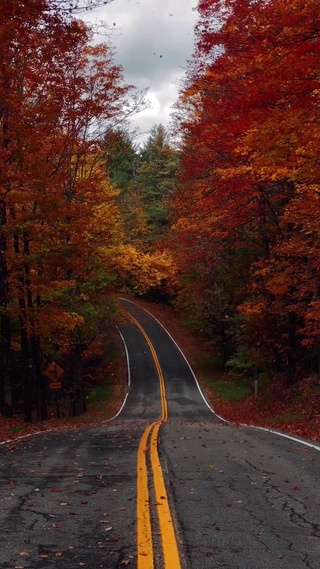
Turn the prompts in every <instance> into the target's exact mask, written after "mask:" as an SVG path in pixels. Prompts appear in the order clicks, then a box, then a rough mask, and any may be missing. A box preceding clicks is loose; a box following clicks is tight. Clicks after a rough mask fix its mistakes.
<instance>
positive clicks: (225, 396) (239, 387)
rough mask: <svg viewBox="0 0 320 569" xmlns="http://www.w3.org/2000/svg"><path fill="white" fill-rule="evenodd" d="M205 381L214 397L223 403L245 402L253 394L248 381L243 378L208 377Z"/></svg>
mask: <svg viewBox="0 0 320 569" xmlns="http://www.w3.org/2000/svg"><path fill="white" fill-rule="evenodd" d="M207 381H208V385H209V387H210V388H211V389H212V391H213V393H214V395H215V396H216V397H218V398H219V399H222V400H224V401H234V402H237V401H245V400H246V399H247V398H248V397H249V396H250V395H252V392H253V391H252V390H253V388H252V386H251V385H250V384H249V382H248V380H247V379H243V378H231V377H230V378H228V379H226V378H225V377H224V378H223V379H222V378H219V377H217V376H214V377H212V376H209V377H208V378H207Z"/></svg>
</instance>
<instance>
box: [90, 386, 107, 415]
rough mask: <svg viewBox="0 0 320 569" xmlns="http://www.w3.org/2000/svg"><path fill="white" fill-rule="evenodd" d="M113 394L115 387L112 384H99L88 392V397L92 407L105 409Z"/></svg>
mask: <svg viewBox="0 0 320 569" xmlns="http://www.w3.org/2000/svg"><path fill="white" fill-rule="evenodd" d="M112 395H113V389H112V387H111V386H110V385H99V386H97V387H94V388H92V389H90V390H89V391H88V392H87V395H86V399H87V403H88V405H89V407H90V409H95V410H99V409H104V407H105V406H106V403H108V402H109V401H110V400H111V398H112Z"/></svg>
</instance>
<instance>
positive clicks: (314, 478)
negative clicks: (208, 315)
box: [0, 299, 320, 569]
mask: <svg viewBox="0 0 320 569" xmlns="http://www.w3.org/2000/svg"><path fill="white" fill-rule="evenodd" d="M122 304H123V306H124V308H125V310H126V311H127V312H128V313H129V314H131V316H132V317H133V319H132V320H131V321H128V323H126V324H123V326H122V328H121V334H122V337H123V340H124V344H125V346H126V350H127V354H128V359H129V368H130V388H129V391H128V397H127V400H126V402H125V405H124V407H123V409H122V410H121V412H120V413H119V415H118V416H117V417H116V418H115V419H114V420H113V421H111V422H109V423H105V424H103V425H101V426H99V427H98V428H82V429H79V430H69V431H65V432H62V433H61V432H60V433H54V432H52V433H46V434H39V435H34V436H31V437H27V438H21V439H19V440H18V441H14V442H11V443H7V444H2V445H1V446H0V568H1V569H18V568H19V569H20V568H24V569H51V568H53V567H55V568H56V567H57V568H59V569H60V568H61V569H71V568H72V569H75V568H78V567H84V568H85V569H98V568H104V569H116V568H123V567H127V566H128V567H129V568H132V569H152V568H153V567H154V569H180V568H181V569H275V568H276V569H278V568H279V569H306V568H309V569H319V568H320V513H319V512H320V469H319V464H320V462H319V461H320V454H319V452H320V444H318V443H314V442H311V441H298V440H295V439H294V438H292V439H291V438H285V437H283V436H280V435H278V434H275V433H271V432H267V431H264V430H259V429H253V428H249V427H237V428H236V427H234V426H232V425H230V424H228V423H226V422H225V421H223V420H222V419H220V418H219V417H218V416H216V415H215V414H214V413H213V412H212V410H210V408H209V407H208V405H207V404H206V402H205V401H204V399H203V397H202V395H201V393H200V391H199V389H198V386H197V383H196V380H195V378H194V376H193V373H192V371H191V370H190V367H189V366H188V364H187V362H186V360H185V359H184V357H183V355H182V354H181V352H180V351H179V349H178V348H177V346H176V345H175V343H174V342H173V340H172V339H171V338H170V336H169V335H168V334H167V332H166V331H165V330H164V329H163V328H162V327H161V326H160V324H159V323H158V322H157V321H155V320H154V319H153V318H152V317H151V316H150V315H149V314H148V313H146V312H145V311H143V310H142V309H141V308H138V307H137V306H135V305H134V304H132V303H131V302H129V301H127V300H124V299H123V300H122ZM159 464H161V468H160V467H159Z"/></svg>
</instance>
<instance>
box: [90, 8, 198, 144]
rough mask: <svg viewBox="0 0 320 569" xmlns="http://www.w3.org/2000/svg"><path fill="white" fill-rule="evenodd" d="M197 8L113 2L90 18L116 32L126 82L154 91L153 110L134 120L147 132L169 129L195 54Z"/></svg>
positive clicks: (118, 59) (113, 41)
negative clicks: (180, 87) (179, 84)
mask: <svg viewBox="0 0 320 569" xmlns="http://www.w3.org/2000/svg"><path fill="white" fill-rule="evenodd" d="M196 6H197V0H138V1H137V0H113V2H111V3H110V4H108V5H107V6H106V7H105V8H103V9H102V8H101V9H100V10H96V11H95V12H94V13H92V14H90V16H89V19H90V20H91V21H93V20H96V21H99V20H104V21H106V22H107V23H108V25H109V26H110V25H111V26H112V27H116V31H115V33H114V36H113V39H112V43H113V45H114V47H115V50H116V56H115V61H116V63H117V64H120V65H122V67H123V69H124V78H125V82H126V83H129V84H133V85H135V86H136V87H137V88H138V89H144V88H146V87H148V88H149V90H148V95H147V98H148V99H149V100H150V102H151V108H150V109H148V110H146V111H143V112H142V113H140V114H139V115H137V116H136V117H135V118H134V120H133V121H132V122H133V126H138V127H139V129H140V130H141V131H143V132H146V131H148V130H150V128H151V127H152V126H153V125H154V124H159V123H162V124H164V125H165V126H167V125H168V124H169V121H170V113H171V112H172V109H171V107H172V105H173V103H174V102H175V101H176V99H177V92H178V87H177V82H178V81H179V80H180V79H181V78H182V77H183V75H184V72H185V68H186V64H187V60H188V59H190V58H191V55H192V52H193V46H194V25H195V22H196V18H197V11H196V10H195V8H196ZM114 24H116V26H114ZM102 39H103V38H102ZM145 138H146V136H142V137H141V138H140V142H142V141H143V140H145Z"/></svg>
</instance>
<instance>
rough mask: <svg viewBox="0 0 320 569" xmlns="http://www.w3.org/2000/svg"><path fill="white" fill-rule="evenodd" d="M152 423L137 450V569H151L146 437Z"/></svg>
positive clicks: (151, 549)
mask: <svg viewBox="0 0 320 569" xmlns="http://www.w3.org/2000/svg"><path fill="white" fill-rule="evenodd" d="M153 427H154V423H153V424H152V425H149V426H148V427H147V429H146V430H145V431H144V433H143V435H142V437H141V441H140V444H139V449H138V476H137V539H138V567H139V569H153V545H152V531H151V521H150V504H149V490H148V470H147V463H146V452H147V444H148V437H149V433H150V431H151V429H152V428H153Z"/></svg>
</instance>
